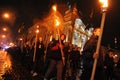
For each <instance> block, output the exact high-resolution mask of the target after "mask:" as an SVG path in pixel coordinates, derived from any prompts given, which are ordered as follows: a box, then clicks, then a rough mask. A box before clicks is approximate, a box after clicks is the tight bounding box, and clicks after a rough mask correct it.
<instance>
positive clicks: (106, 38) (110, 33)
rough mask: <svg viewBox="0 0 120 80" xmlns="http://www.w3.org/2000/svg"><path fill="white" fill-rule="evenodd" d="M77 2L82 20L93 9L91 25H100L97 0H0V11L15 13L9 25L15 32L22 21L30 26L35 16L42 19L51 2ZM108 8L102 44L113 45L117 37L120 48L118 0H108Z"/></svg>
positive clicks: (85, 19) (119, 2) (119, 10)
mask: <svg viewBox="0 0 120 80" xmlns="http://www.w3.org/2000/svg"><path fill="white" fill-rule="evenodd" d="M55 1H56V2H58V3H60V2H67V1H69V2H70V3H74V2H77V8H78V10H79V11H81V13H82V19H83V21H87V19H88V16H89V14H90V13H91V11H92V10H93V18H92V20H91V22H92V24H93V27H96V26H100V23H101V16H102V14H101V12H100V5H99V2H98V0H0V13H1V12H2V11H3V10H4V9H5V10H10V11H12V12H13V13H14V15H15V18H16V19H15V22H14V25H11V29H12V30H13V32H17V29H18V27H19V26H21V25H22V23H24V24H25V26H27V27H30V26H32V25H33V20H34V19H36V18H39V19H42V17H43V16H45V15H46V14H47V13H48V12H49V9H50V6H51V5H52V4H53V2H55ZM109 1H110V2H109V8H108V11H107V14H106V20H105V25H104V32H103V38H102V44H104V45H105V46H107V45H110V46H111V47H112V48H114V47H115V45H114V38H115V37H116V38H117V47H118V48H119V49H120V46H119V45H120V33H119V27H120V20H119V19H120V9H119V5H120V0H109Z"/></svg>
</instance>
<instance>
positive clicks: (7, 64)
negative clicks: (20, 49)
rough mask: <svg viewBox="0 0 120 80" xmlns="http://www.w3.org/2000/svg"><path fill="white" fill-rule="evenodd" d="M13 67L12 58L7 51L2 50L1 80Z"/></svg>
mask: <svg viewBox="0 0 120 80" xmlns="http://www.w3.org/2000/svg"><path fill="white" fill-rule="evenodd" d="M10 67H11V60H10V56H9V55H8V54H7V52H6V51H3V50H0V80H3V79H2V75H3V74H4V73H5V71H6V70H7V69H9V68H10Z"/></svg>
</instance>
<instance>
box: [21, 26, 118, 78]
mask: <svg viewBox="0 0 120 80" xmlns="http://www.w3.org/2000/svg"><path fill="white" fill-rule="evenodd" d="M99 33H100V28H96V29H94V31H93V35H92V36H91V37H90V39H89V40H88V41H87V42H86V44H85V46H84V48H83V51H82V52H81V48H80V47H78V46H73V45H72V44H71V43H67V44H65V43H64V40H65V38H66V36H65V35H64V34H61V35H60V38H59V39H58V40H55V39H54V38H53V39H52V41H50V42H49V44H48V46H47V47H46V46H45V45H44V44H43V39H42V37H40V38H39V39H38V40H37V43H36V45H35V44H34V45H33V46H32V47H31V46H29V45H28V44H25V45H24V47H23V48H22V51H20V52H19V53H20V54H21V55H20V57H21V58H20V61H21V62H22V64H23V66H25V67H26V69H28V70H29V73H30V74H31V75H32V76H33V77H35V76H38V75H41V76H43V78H44V80H50V79H51V78H53V77H56V80H90V77H91V73H92V68H93V63H94V58H97V59H98V62H97V66H96V72H95V77H94V80H119V79H120V78H119V75H120V73H118V70H120V69H119V68H120V62H119V58H118V61H117V62H115V61H114V51H113V50H107V51H106V53H103V52H104V51H102V46H100V51H99V55H98V54H97V53H96V47H97V41H98V37H99ZM35 48H36V52H35V54H34V50H35ZM34 55H35V56H34ZM33 56H34V58H35V60H33ZM116 69H117V70H116ZM80 71H81V72H80ZM115 71H117V72H115Z"/></svg>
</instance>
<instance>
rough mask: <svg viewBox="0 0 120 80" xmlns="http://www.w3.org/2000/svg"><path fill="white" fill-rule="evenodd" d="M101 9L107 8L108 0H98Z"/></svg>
mask: <svg viewBox="0 0 120 80" xmlns="http://www.w3.org/2000/svg"><path fill="white" fill-rule="evenodd" d="M100 2H101V3H102V7H108V0H100Z"/></svg>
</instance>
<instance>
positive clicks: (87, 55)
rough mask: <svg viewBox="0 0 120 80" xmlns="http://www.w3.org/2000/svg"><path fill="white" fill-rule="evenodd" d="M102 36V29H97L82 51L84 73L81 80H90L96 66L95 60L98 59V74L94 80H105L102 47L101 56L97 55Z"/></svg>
mask: <svg viewBox="0 0 120 80" xmlns="http://www.w3.org/2000/svg"><path fill="white" fill-rule="evenodd" d="M99 35H100V28H95V29H94V31H93V35H92V36H91V37H90V39H89V40H88V41H87V42H86V44H85V45H84V48H83V51H82V60H83V72H82V75H81V77H80V80H90V77H91V73H92V68H93V64H94V59H95V58H97V59H98V63H97V66H96V74H95V79H94V80H104V79H103V60H104V59H103V58H104V55H103V50H102V46H100V47H101V48H100V52H99V55H98V54H97V53H96V47H97V42H98V37H99Z"/></svg>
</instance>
